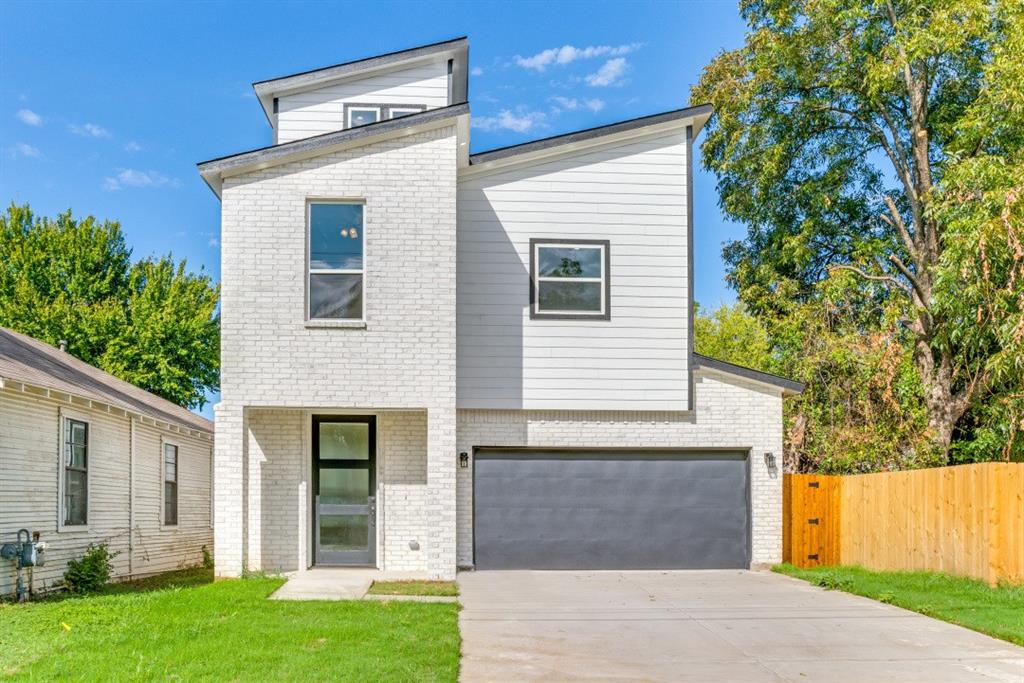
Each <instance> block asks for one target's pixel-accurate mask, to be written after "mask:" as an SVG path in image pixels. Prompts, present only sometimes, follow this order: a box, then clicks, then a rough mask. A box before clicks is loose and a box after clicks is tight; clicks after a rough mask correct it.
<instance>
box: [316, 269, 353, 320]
mask: <svg viewBox="0 0 1024 683" xmlns="http://www.w3.org/2000/svg"><path fill="white" fill-rule="evenodd" d="M309 317H310V318H339V319H351V320H359V319H361V318H362V317H363V276H362V275H355V274H349V273H330V274H327V273H311V274H310V276H309Z"/></svg>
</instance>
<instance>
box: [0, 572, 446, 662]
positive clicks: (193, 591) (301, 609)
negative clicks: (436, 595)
mask: <svg viewBox="0 0 1024 683" xmlns="http://www.w3.org/2000/svg"><path fill="white" fill-rule="evenodd" d="M207 576H208V571H207V574H200V573H199V571H198V570H189V571H187V572H184V573H182V572H174V573H173V574H172V575H171V576H169V577H166V576H165V577H164V578H163V579H161V578H158V577H153V578H151V579H146V580H144V581H143V582H134V583H133V584H115V585H114V586H111V587H109V588H108V592H107V593H105V594H102V595H97V596H90V597H67V598H65V599H59V600H46V601H41V602H36V603H28V604H22V605H18V604H0V624H3V629H0V678H3V677H5V676H11V677H15V678H21V677H23V678H29V679H35V680H232V681H267V680H327V679H330V680H345V681H366V680H407V681H454V680H456V676H457V674H458V667H459V631H458V617H457V613H458V612H457V611H458V606H457V605H454V604H437V603H431V604H425V603H409V602H369V601H343V602H286V601H279V600H267V599H266V598H267V596H268V595H270V594H271V593H272V592H273V591H275V590H276V589H277V588H278V587H280V586H281V584H282V583H283V582H284V581H283V579H278V578H267V577H258V578H250V579H238V580H228V581H218V582H216V583H203V582H204V581H207V580H208V578H207ZM197 584H198V585H197Z"/></svg>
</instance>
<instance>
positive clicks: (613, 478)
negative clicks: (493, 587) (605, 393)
mask: <svg viewBox="0 0 1024 683" xmlns="http://www.w3.org/2000/svg"><path fill="white" fill-rule="evenodd" d="M747 472H748V467H747V456H746V454H745V453H719V452H702V453H694V452H688V451H679V452H671V453H666V452H663V451H658V452H651V451H646V452H645V451H632V452H630V451H622V450H616V451H589V450H588V451H534V450H515V449H479V450H477V452H476V457H475V459H474V471H473V478H474V488H473V514H474V517H473V525H474V526H473V533H474V536H473V538H474V544H475V547H474V553H475V565H476V567H477V568H478V569H722V568H731V567H747V566H748V565H749V556H750V555H749V547H750V542H749V537H750V513H749V505H748V490H749V486H748V476H747Z"/></svg>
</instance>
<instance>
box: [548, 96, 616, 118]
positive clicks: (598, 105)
mask: <svg viewBox="0 0 1024 683" xmlns="http://www.w3.org/2000/svg"><path fill="white" fill-rule="evenodd" d="M551 101H552V102H554V103H555V104H556V105H557V106H556V107H555V111H558V110H560V109H567V110H569V111H575V110H577V109H589V110H590V111H592V112H594V113H595V114H596V113H597V112H599V111H601V110H602V109H604V100H600V99H598V98H596V97H595V98H593V99H587V100H578V99H576V98H575V97H562V96H561V95H556V96H555V97H552V98H551Z"/></svg>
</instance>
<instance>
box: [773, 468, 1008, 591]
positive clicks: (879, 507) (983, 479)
mask: <svg viewBox="0 0 1024 683" xmlns="http://www.w3.org/2000/svg"><path fill="white" fill-rule="evenodd" d="M782 538H783V559H784V560H785V561H786V562H791V563H792V564H795V565H797V566H800V567H813V566H817V565H827V564H857V565H861V566H864V567H867V568H869V569H879V570H897V571H898V570H931V571H943V572H949V573H950V574H959V575H962V576H972V577H974V578H978V579H982V580H983V581H987V582H989V583H995V582H997V581H998V580H1006V581H1011V582H1014V583H1024V464H1018V463H977V464H973V465H958V466H955V467H940V468H935V469H927V470H912V471H908V472H882V473H878V474H861V475H853V476H844V477H830V476H823V475H811V474H787V475H785V476H784V478H783V534H782Z"/></svg>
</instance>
